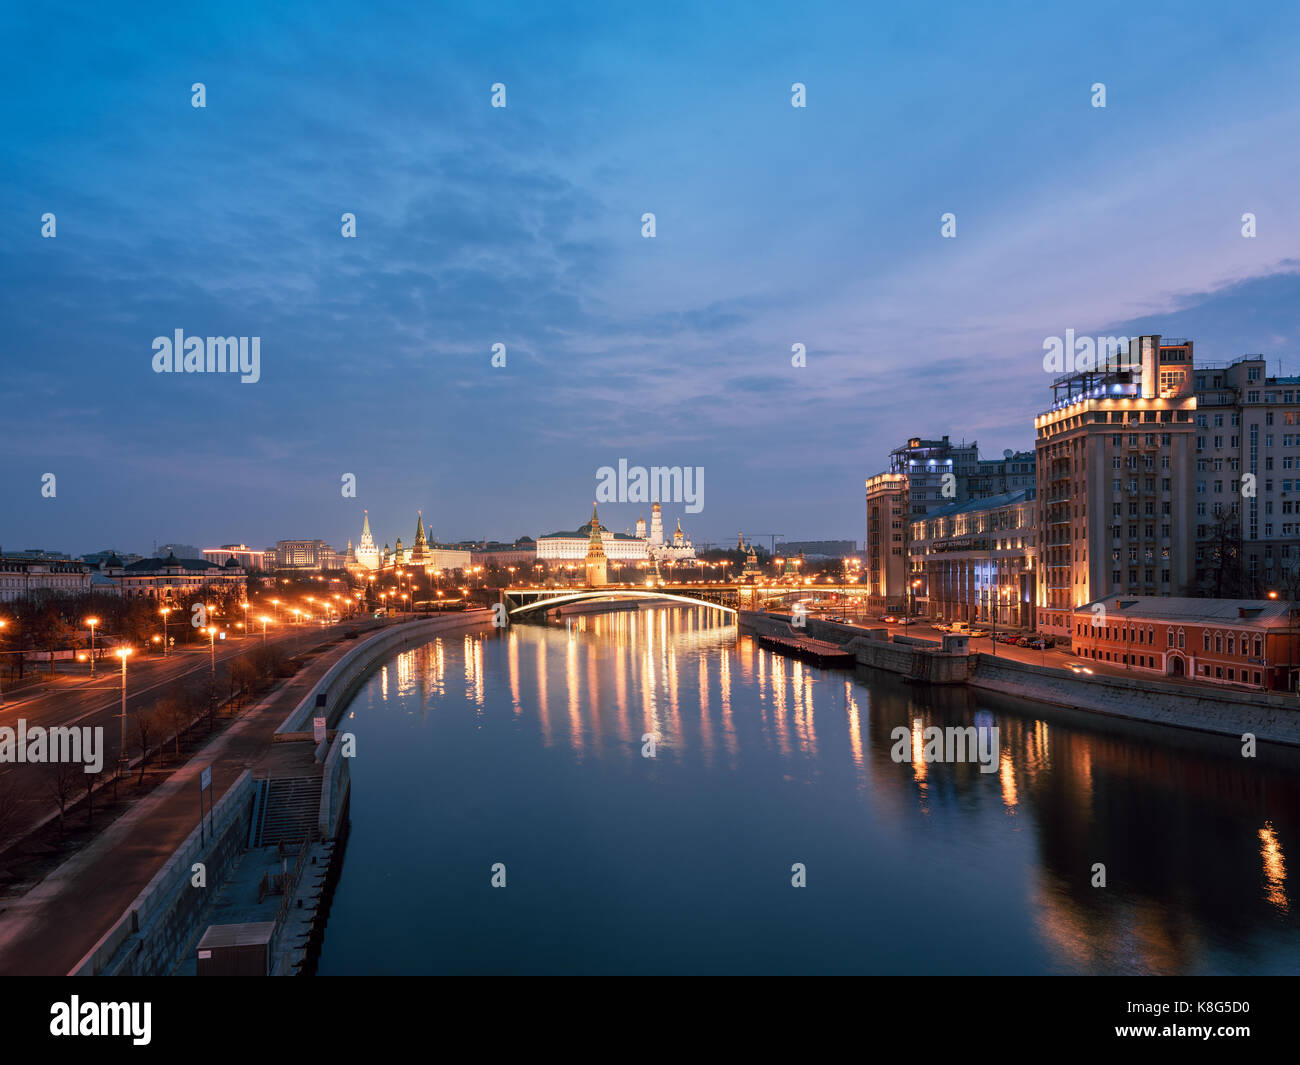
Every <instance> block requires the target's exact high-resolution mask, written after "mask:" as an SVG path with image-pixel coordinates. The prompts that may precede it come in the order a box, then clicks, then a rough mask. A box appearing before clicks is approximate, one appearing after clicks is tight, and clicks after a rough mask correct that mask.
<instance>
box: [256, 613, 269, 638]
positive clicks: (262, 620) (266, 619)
mask: <svg viewBox="0 0 1300 1065" xmlns="http://www.w3.org/2000/svg"><path fill="white" fill-rule="evenodd" d="M257 620H258V621H260V622H261V623H262V642H263V643H266V623H267V622H268V621H270V620H271V619H270V618H268V617H267V616H266V615H265V614H263V615H262V616H261V617H260V618H258V619H257Z"/></svg>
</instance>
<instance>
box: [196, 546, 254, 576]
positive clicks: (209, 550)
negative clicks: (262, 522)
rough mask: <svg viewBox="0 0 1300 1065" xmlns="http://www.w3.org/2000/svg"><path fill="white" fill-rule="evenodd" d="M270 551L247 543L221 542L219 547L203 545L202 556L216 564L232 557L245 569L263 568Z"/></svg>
mask: <svg viewBox="0 0 1300 1065" xmlns="http://www.w3.org/2000/svg"><path fill="white" fill-rule="evenodd" d="M270 553H271V552H268V551H263V550H260V549H258V548H256V547H249V546H248V545H247V544H222V545H221V546H220V547H205V548H204V549H203V557H204V559H205V560H206V561H208V562H211V563H213V564H214V565H217V566H224V565H225V564H226V563H227V562H229V561H230V560H231V559H232V558H233V559H234V560H235V561H236V562H238V563H239V564H240V565H241V566H243V567H244V569H245V570H255V569H265V568H266V566H265V561H266V556H267V555H268V554H270Z"/></svg>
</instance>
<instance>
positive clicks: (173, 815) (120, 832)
mask: <svg viewBox="0 0 1300 1065" xmlns="http://www.w3.org/2000/svg"><path fill="white" fill-rule="evenodd" d="M383 631H385V630H378V632H376V633H375V634H374V635H376V636H377V635H381V634H382V632H383ZM368 635H369V634H368ZM372 638H373V636H372ZM357 646H358V644H357V642H356V641H348V640H340V641H339V642H338V643H337V644H333V645H330V646H328V647H327V648H326V649H325V650H324V651H323V652H322V653H320V654H318V655H316V656H314V657H313V658H312V659H311V660H310V661H309V662H307V663H305V664H304V666H303V668H302V669H300V670H299V671H298V673H297V674H295V675H294V676H293V677H292V678H290V679H289V681H288V683H286V684H284V685H282V686H281V687H279V688H278V689H276V690H275V691H273V692H271V693H269V694H268V695H267V696H266V697H265V698H264V699H263V700H261V701H260V702H259V703H257V704H255V705H254V706H252V707H250V708H248V709H247V710H245V711H244V712H243V713H241V714H240V715H239V717H238V718H237V719H236V720H235V721H234V722H233V723H232V724H231V725H230V726H229V727H228V728H227V729H226V730H225V731H224V732H222V733H221V734H220V735H218V736H217V737H215V738H214V739H213V741H212V742H211V743H209V744H207V745H205V746H204V747H203V748H201V749H200V750H198V751H196V752H195V754H194V756H193V757H192V758H191V759H190V760H189V761H188V762H187V763H186V764H185V765H183V766H181V767H180V768H179V769H177V770H176V771H175V772H174V773H173V774H172V775H171V777H170V778H169V779H168V780H167V781H166V782H164V783H163V784H161V785H159V786H158V787H157V788H156V789H155V790H154V791H152V792H151V793H150V794H149V795H148V796H146V797H145V798H143V799H141V800H140V801H139V802H138V803H137V804H136V805H135V806H134V807H132V808H131V809H130V810H128V811H127V812H126V813H125V814H123V815H122V816H121V817H119V818H118V819H117V820H116V821H114V822H113V823H112V824H111V825H110V826H108V828H106V829H105V830H104V831H103V832H101V833H100V834H99V835H98V836H96V837H95V838H94V839H93V840H91V841H90V842H89V843H88V844H87V845H86V846H85V847H84V848H82V849H81V850H80V851H78V852H77V853H76V854H74V855H73V856H72V857H71V858H69V859H68V860H67V861H65V862H64V863H63V864H62V865H60V866H59V867H57V868H56V869H55V870H53V872H51V873H50V875H49V876H47V877H45V879H43V880H42V881H41V882H40V883H39V884H36V885H35V886H34V887H33V888H32V889H31V890H30V891H28V892H27V893H26V894H25V895H23V896H21V897H20V898H17V899H13V900H10V901H8V902H6V903H4V904H3V905H4V909H3V911H0V975H4V976H14V975H24V976H38V975H58V976H62V975H64V974H66V973H67V972H69V970H71V969H72V968H73V967H74V966H75V965H77V963H78V962H79V961H80V960H81V959H82V958H83V956H84V955H85V954H86V952H87V951H88V950H89V949H90V948H91V947H92V946H93V945H94V944H95V943H96V942H97V941H98V940H99V939H100V937H101V936H103V935H104V934H105V933H106V932H107V931H108V930H109V929H110V928H111V927H112V926H113V925H114V924H115V922H117V921H119V920H120V919H121V917H122V914H123V912H124V911H125V910H126V909H127V908H128V907H129V906H130V905H131V903H132V902H133V901H134V900H135V899H136V897H137V896H138V895H139V894H140V892H141V891H142V890H143V889H144V888H145V887H146V886H147V885H148V884H149V883H150V881H151V880H152V878H153V877H154V875H155V874H156V873H157V872H158V871H159V869H161V868H162V866H163V865H164V864H165V863H166V862H167V861H168V860H169V859H170V858H171V857H172V855H173V853H174V852H175V851H176V849H177V848H178V847H180V846H181V845H182V844H183V843H184V842H185V840H186V839H187V838H188V837H189V836H190V834H191V833H192V832H193V831H194V829H195V827H196V826H197V824H198V820H199V812H198V794H199V775H200V773H201V772H202V771H203V770H204V769H206V768H208V767H209V766H211V768H212V788H213V791H212V799H213V803H214V804H216V803H219V802H220V801H221V799H222V797H223V796H224V795H225V794H226V792H227V791H228V790H229V789H230V788H231V786H232V785H233V784H235V782H236V781H237V780H239V778H240V777H241V776H242V775H243V774H244V773H245V772H246V771H248V770H250V769H251V768H252V767H253V766H254V765H255V764H256V763H258V762H259V761H260V760H261V759H262V758H263V757H264V756H265V755H266V754H267V752H268V751H269V750H270V748H271V745H272V743H273V742H274V738H275V734H276V732H277V730H279V729H280V728H281V726H282V725H283V723H284V722H285V719H286V718H287V717H288V715H289V714H290V713H292V712H293V711H294V710H295V709H297V708H298V707H299V706H300V704H302V702H303V701H304V699H305V698H306V697H307V695H308V694H309V693H310V692H311V691H312V689H313V688H314V687H315V686H316V684H317V683H318V682H319V681H320V680H321V679H322V678H323V677H324V676H325V675H326V674H327V673H328V672H329V671H330V670H331V669H332V668H333V667H334V666H335V665H337V664H338V662H339V660H340V659H342V658H343V657H344V656H345V655H347V654H348V653H349V652H351V651H352V650H353V649H354V648H356V647H357Z"/></svg>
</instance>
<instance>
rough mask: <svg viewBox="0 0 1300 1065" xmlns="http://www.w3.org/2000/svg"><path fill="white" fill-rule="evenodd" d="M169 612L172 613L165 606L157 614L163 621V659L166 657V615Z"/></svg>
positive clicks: (170, 609) (169, 608)
mask: <svg viewBox="0 0 1300 1065" xmlns="http://www.w3.org/2000/svg"><path fill="white" fill-rule="evenodd" d="M171 612H172V608H171V607H169V606H165V607H163V608H162V609H161V610H159V611H158V613H160V614H161V615H162V619H163V657H164V658H166V657H167V615H168V614H170V613H171Z"/></svg>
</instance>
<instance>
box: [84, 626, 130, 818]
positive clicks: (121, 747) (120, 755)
mask: <svg viewBox="0 0 1300 1065" xmlns="http://www.w3.org/2000/svg"><path fill="white" fill-rule="evenodd" d="M113 653H114V654H116V655H117V657H118V658H120V659H121V660H122V714H121V722H122V727H121V731H120V732H119V734H118V741H117V744H118V746H117V775H118V776H119V777H121V775H122V769H123V768H124V767H125V766H126V660H127V656H129V655H130V654H131V648H129V647H119V648H118V649H117V650H116V651H115V652H113ZM91 661H92V662H93V661H94V659H93V658H92V659H91ZM113 794H114V795H115V796H116V794H117V785H116V784H114V785H113Z"/></svg>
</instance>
